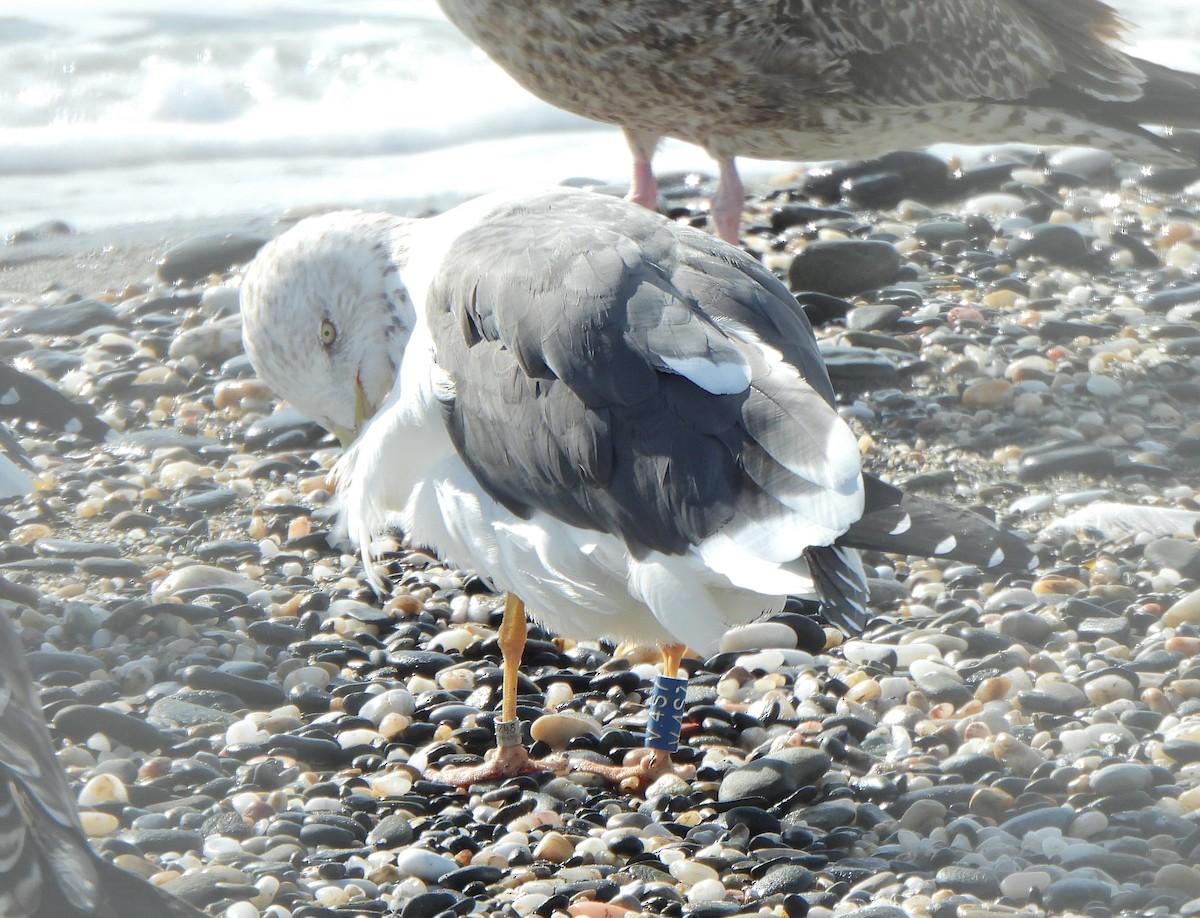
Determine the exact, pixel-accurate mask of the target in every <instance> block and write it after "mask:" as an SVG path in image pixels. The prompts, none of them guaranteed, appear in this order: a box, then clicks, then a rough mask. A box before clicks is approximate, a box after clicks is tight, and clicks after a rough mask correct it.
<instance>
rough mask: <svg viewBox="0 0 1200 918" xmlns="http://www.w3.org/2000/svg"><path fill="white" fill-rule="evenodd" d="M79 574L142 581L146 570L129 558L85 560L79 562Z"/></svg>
mask: <svg viewBox="0 0 1200 918" xmlns="http://www.w3.org/2000/svg"><path fill="white" fill-rule="evenodd" d="M78 567H79V572H80V573H82V574H91V575H92V576H93V577H127V578H129V579H132V580H140V579H141V578H142V576H143V575H144V574H145V569H144V568H143V567H142V566H141V565H140V564H138V563H136V562H135V561H130V560H128V559H127V558H83V559H82V560H80V562H79V565H78Z"/></svg>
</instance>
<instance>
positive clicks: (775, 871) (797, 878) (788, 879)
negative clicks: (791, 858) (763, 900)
mask: <svg viewBox="0 0 1200 918" xmlns="http://www.w3.org/2000/svg"><path fill="white" fill-rule="evenodd" d="M814 885H816V877H815V876H814V874H813V872H812V871H811V870H809V869H808V868H806V867H801V866H800V865H799V864H782V865H780V866H778V867H773V868H771V869H770V870H768V871H767V872H766V874H765V875H764V876H763V877H762V878H761V879H759V880H757V881H755V883H754V885H753V886H751V889H752V890H753V892H754V893H755V894H757V895H758V896H761V897H766V896H774V895H781V894H787V893H801V892H807V891H808V890H810V889H812V888H813V886H814Z"/></svg>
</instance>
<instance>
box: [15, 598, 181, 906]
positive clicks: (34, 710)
mask: <svg viewBox="0 0 1200 918" xmlns="http://www.w3.org/2000/svg"><path fill="white" fill-rule="evenodd" d="M0 864H2V865H3V869H2V870H0V915H3V916H4V918H130V916H135V915H136V916H154V918H204V913H203V912H200V911H197V910H196V909H194V908H192V907H191V906H190V905H188V904H187V903H185V902H183V901H181V900H179V899H176V898H174V897H172V896H170V895H168V894H167V893H165V892H163V891H162V890H160V889H159V888H158V887H156V886H152V885H151V884H149V883H147V882H146V881H145V880H143V879H142V878H141V877H138V876H135V875H134V874H132V873H126V872H125V871H124V870H121V869H120V868H119V867H115V866H113V865H112V864H110V863H108V861H105V860H103V859H102V858H99V857H97V856H96V855H95V854H94V853H93V852H92V849H91V846H90V845H89V844H88V840H87V837H86V836H85V835H84V832H83V826H82V825H81V824H80V821H79V813H78V812H77V810H76V807H75V797H74V795H73V794H72V793H71V789H70V788H69V787H68V786H67V780H66V777H65V776H64V775H63V770H62V766H61V765H59V763H58V759H56V758H55V756H54V747H53V746H52V745H51V744H50V733H49V731H48V730H47V729H46V721H45V720H44V719H43V717H42V706H41V704H40V703H39V702H38V700H37V696H36V695H35V694H34V682H33V677H32V676H31V675H30V673H29V667H28V666H27V665H26V663H25V651H24V648H23V647H22V645H21V638H20V636H19V635H18V634H17V632H16V630H15V629H14V628H13V625H12V622H11V621H10V620H9V618H8V616H7V615H6V614H4V613H2V612H0Z"/></svg>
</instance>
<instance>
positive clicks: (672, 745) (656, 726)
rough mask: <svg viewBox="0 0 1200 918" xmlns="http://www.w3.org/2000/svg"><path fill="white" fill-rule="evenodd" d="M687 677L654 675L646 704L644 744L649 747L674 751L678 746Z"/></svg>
mask: <svg viewBox="0 0 1200 918" xmlns="http://www.w3.org/2000/svg"><path fill="white" fill-rule="evenodd" d="M686 692H687V679H675V678H672V677H671V676H656V677H655V678H654V691H652V692H651V693H650V702H649V704H647V705H646V709H647V714H648V716H647V717H646V745H647V746H648V747H649V748H650V749H661V750H662V751H663V752H674V751H675V750H676V749H678V748H679V730H680V727H682V726H683V696H684V694H685V693H686Z"/></svg>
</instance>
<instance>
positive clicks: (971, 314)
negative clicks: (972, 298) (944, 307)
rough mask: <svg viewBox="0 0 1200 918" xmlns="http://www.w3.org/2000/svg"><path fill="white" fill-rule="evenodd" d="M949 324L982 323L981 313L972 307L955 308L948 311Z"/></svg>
mask: <svg viewBox="0 0 1200 918" xmlns="http://www.w3.org/2000/svg"><path fill="white" fill-rule="evenodd" d="M949 319H950V321H951V322H982V321H983V313H982V312H980V311H979V310H978V309H976V308H975V307H974V306H955V307H954V308H953V309H951V310H950V313H949Z"/></svg>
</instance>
